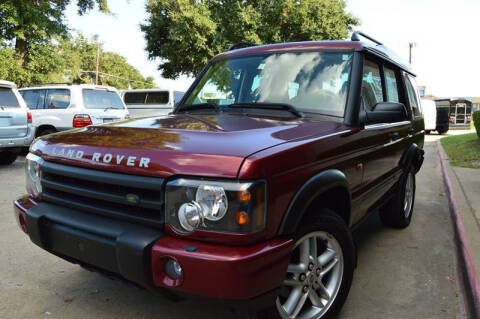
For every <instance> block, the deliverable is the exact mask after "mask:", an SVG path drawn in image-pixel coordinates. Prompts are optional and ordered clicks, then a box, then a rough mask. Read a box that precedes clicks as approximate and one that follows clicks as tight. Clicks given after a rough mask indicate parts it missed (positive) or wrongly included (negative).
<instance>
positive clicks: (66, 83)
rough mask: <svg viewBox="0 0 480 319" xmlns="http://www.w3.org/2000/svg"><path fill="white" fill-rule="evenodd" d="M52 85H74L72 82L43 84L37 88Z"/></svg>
mask: <svg viewBox="0 0 480 319" xmlns="http://www.w3.org/2000/svg"><path fill="white" fill-rule="evenodd" d="M50 85H72V83H71V82H63V83H62V82H58V83H42V84H38V85H37V86H50Z"/></svg>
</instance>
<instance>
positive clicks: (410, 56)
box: [408, 42, 417, 64]
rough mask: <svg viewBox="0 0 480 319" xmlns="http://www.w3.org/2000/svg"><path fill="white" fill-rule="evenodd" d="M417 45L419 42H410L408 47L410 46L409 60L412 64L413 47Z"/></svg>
mask: <svg viewBox="0 0 480 319" xmlns="http://www.w3.org/2000/svg"><path fill="white" fill-rule="evenodd" d="M416 46H417V43H415V42H408V47H409V48H410V50H409V54H408V62H409V63H410V64H412V49H413V48H414V47H416Z"/></svg>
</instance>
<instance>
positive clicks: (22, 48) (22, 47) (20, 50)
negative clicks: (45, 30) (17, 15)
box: [15, 38, 28, 66]
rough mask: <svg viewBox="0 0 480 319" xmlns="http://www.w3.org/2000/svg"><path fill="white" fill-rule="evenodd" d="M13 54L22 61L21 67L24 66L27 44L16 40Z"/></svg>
mask: <svg viewBox="0 0 480 319" xmlns="http://www.w3.org/2000/svg"><path fill="white" fill-rule="evenodd" d="M15 53H17V55H18V57H19V58H20V59H21V60H22V65H23V66H26V64H27V57H28V43H27V41H25V40H22V39H19V38H16V40H15Z"/></svg>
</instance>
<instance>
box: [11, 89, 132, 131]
mask: <svg viewBox="0 0 480 319" xmlns="http://www.w3.org/2000/svg"><path fill="white" fill-rule="evenodd" d="M19 91H20V94H21V95H22V96H23V99H24V100H25V102H26V103H27V106H28V108H29V109H30V110H31V112H32V115H33V124H34V126H35V127H36V134H35V136H36V137H38V136H42V135H46V134H51V133H55V132H58V131H64V130H69V129H72V128H77V127H84V126H88V125H91V124H101V123H106V122H114V121H121V120H125V119H128V118H130V116H129V114H128V110H127V108H126V107H125V104H124V103H123V101H122V99H121V98H120V95H119V93H118V91H117V89H115V88H113V87H109V86H99V85H89V84H75V85H53V86H41V87H29V88H23V89H20V90H19Z"/></svg>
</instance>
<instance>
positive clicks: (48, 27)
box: [0, 0, 109, 60]
mask: <svg viewBox="0 0 480 319" xmlns="http://www.w3.org/2000/svg"><path fill="white" fill-rule="evenodd" d="M70 2H71V0H41V1H32V0H2V1H1V3H0V43H2V44H6V43H13V42H15V51H16V53H17V54H18V55H19V57H21V58H22V59H26V60H28V59H29V56H28V54H29V52H30V50H31V49H33V46H34V45H37V44H45V43H48V42H49V41H50V38H51V37H54V36H67V35H68V28H67V25H66V24H65V19H64V18H65V17H64V12H65V9H66V7H67V5H68V4H70ZM76 3H77V6H78V13H79V14H84V13H86V12H87V11H89V10H91V9H93V8H94V6H95V4H97V5H98V8H99V10H100V11H102V12H105V13H109V9H108V6H107V0H77V1H76Z"/></svg>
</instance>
